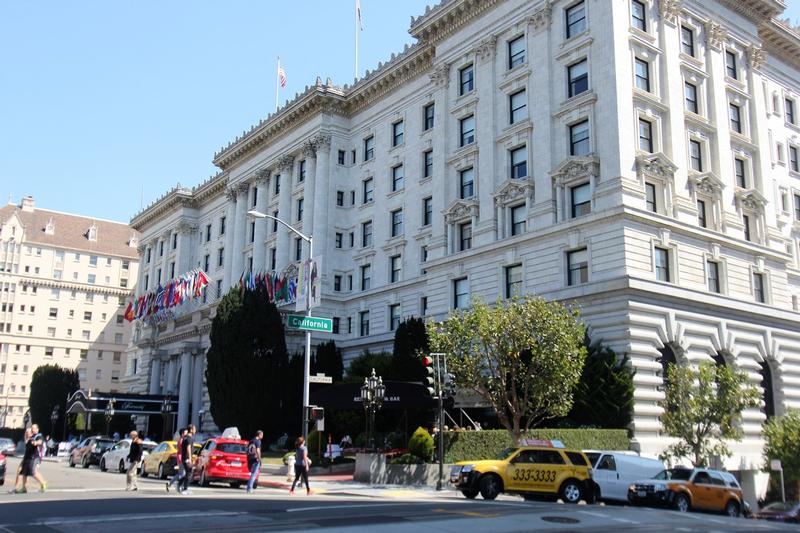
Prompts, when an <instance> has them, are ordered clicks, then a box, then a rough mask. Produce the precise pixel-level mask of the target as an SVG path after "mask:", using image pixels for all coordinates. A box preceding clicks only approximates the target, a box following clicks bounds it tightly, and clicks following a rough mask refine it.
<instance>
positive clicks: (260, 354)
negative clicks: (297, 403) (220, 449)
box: [206, 288, 288, 435]
mask: <svg viewBox="0 0 800 533" xmlns="http://www.w3.org/2000/svg"><path fill="white" fill-rule="evenodd" d="M287 366H288V356H287V353H286V340H285V337H284V330H283V324H282V322H281V317H280V314H279V313H278V310H277V308H276V307H275V305H274V304H272V303H270V302H269V301H268V298H267V294H266V292H265V291H264V290H263V289H257V290H254V291H243V290H241V289H239V288H235V289H232V290H231V291H229V292H228V294H226V295H225V296H224V297H223V298H222V300H221V301H220V303H219V305H218V306H217V314H216V316H215V317H214V320H213V322H212V325H211V347H210V348H209V350H208V354H207V368H206V379H207V383H208V394H209V397H210V399H211V415H212V416H213V417H214V422H215V423H216V425H217V426H219V427H221V428H224V427H229V426H237V427H238V428H239V431H240V433H241V434H242V435H252V434H253V432H255V431H256V430H257V429H263V430H264V432H265V434H266V435H275V434H278V433H279V432H281V431H283V430H284V429H285V427H286V420H285V416H286V415H285V413H286V409H285V408H284V407H285V403H284V402H285V397H284V390H285V380H284V379H283V374H284V373H285V370H286V368H287Z"/></svg>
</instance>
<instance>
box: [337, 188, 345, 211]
mask: <svg viewBox="0 0 800 533" xmlns="http://www.w3.org/2000/svg"><path fill="white" fill-rule="evenodd" d="M336 206H337V207H344V191H336Z"/></svg>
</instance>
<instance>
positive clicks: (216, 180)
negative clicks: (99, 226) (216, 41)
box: [130, 172, 228, 231]
mask: <svg viewBox="0 0 800 533" xmlns="http://www.w3.org/2000/svg"><path fill="white" fill-rule="evenodd" d="M227 184H228V175H227V174H225V173H223V172H220V173H219V174H215V175H214V176H211V177H210V178H208V179H207V180H206V181H204V182H203V183H201V184H200V185H198V186H196V187H193V188H191V189H189V188H186V187H181V186H180V185H178V186H176V187H173V188H172V189H170V190H169V191H168V192H167V193H166V194H164V195H163V196H162V197H161V198H159V199H158V200H156V201H155V202H153V203H152V204H150V205H149V206H147V207H146V208H145V209H144V210H142V211H140V212H139V213H137V214H136V215H134V216H133V218H131V223H130V225H131V227H132V228H133V229H136V230H139V231H141V230H142V228H144V227H146V226H150V225H152V224H153V223H154V222H156V221H158V220H161V219H162V218H164V217H165V216H166V215H168V214H169V213H172V212H173V211H174V210H176V209H180V208H182V207H196V206H197V205H201V204H204V203H206V202H209V201H211V200H213V199H214V198H217V197H218V196H220V195H221V194H223V193H224V192H225V187H226V186H227Z"/></svg>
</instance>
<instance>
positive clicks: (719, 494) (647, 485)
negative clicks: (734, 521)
mask: <svg viewBox="0 0 800 533" xmlns="http://www.w3.org/2000/svg"><path fill="white" fill-rule="evenodd" d="M628 501H629V502H630V503H632V504H639V503H649V504H657V505H665V506H668V507H672V508H674V509H677V510H678V511H681V512H686V511H690V510H692V509H698V510H703V511H716V512H721V513H725V514H727V515H728V516H739V515H740V514H741V513H742V512H743V511H744V510H745V504H744V498H743V496H742V488H741V487H740V486H739V482H738V481H736V478H735V477H733V475H732V474H729V473H728V472H720V471H719V470H711V469H708V468H693V469H689V468H669V469H666V470H663V471H661V472H659V473H658V474H656V475H655V476H653V477H652V478H651V479H648V480H642V481H636V482H634V483H632V484H631V486H630V487H628Z"/></svg>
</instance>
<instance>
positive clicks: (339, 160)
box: [336, 150, 345, 165]
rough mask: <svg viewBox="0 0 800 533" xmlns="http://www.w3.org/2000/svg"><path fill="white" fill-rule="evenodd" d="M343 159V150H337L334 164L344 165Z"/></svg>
mask: <svg viewBox="0 0 800 533" xmlns="http://www.w3.org/2000/svg"><path fill="white" fill-rule="evenodd" d="M344 157H345V151H344V150H339V151H338V152H337V153H336V162H337V163H338V164H340V165H344Z"/></svg>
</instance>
